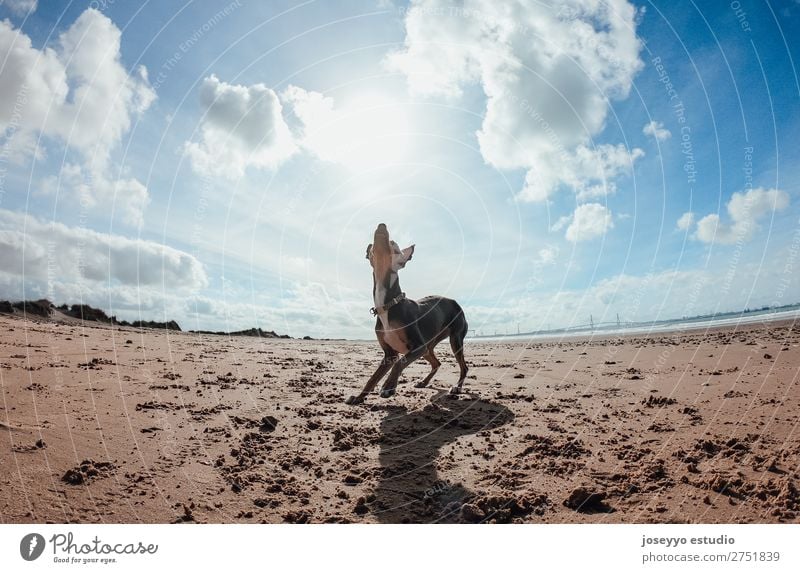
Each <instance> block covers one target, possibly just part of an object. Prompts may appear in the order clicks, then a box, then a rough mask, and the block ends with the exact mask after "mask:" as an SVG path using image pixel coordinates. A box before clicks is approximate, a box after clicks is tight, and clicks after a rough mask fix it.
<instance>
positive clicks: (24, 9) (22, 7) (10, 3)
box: [0, 0, 39, 16]
mask: <svg viewBox="0 0 800 573" xmlns="http://www.w3.org/2000/svg"><path fill="white" fill-rule="evenodd" d="M0 4H2V5H3V6H5V7H6V8H8V9H9V10H11V12H13V13H14V14H16V15H17V16H25V15H26V14H30V13H33V12H35V11H36V7H37V6H38V5H39V0H3V2H0Z"/></svg>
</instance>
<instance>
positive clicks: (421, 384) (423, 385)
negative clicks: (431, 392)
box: [414, 382, 428, 388]
mask: <svg viewBox="0 0 800 573" xmlns="http://www.w3.org/2000/svg"><path fill="white" fill-rule="evenodd" d="M427 387H428V383H427V382H417V383H416V384H414V388H427Z"/></svg>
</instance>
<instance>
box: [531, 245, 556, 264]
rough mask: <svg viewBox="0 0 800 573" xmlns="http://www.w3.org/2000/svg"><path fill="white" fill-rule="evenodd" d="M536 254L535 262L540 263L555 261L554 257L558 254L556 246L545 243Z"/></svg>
mask: <svg viewBox="0 0 800 573" xmlns="http://www.w3.org/2000/svg"><path fill="white" fill-rule="evenodd" d="M538 255H539V256H538V259H537V261H536V262H537V263H539V264H540V265H552V264H553V263H555V262H556V257H557V256H558V247H556V246H553V245H547V246H546V247H542V248H541V249H539V252H538Z"/></svg>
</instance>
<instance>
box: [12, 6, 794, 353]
mask: <svg viewBox="0 0 800 573" xmlns="http://www.w3.org/2000/svg"><path fill="white" fill-rule="evenodd" d="M798 26H800V3H798V2H795V1H790V0H785V1H782V2H773V1H770V2H767V1H755V0H754V1H749V0H742V1H738V0H734V1H733V2H727V1H726V2H713V3H698V2H692V1H688V2H680V3H675V2H667V1H658V2H649V1H647V2H638V1H637V2H628V1H627V0H607V1H605V2H603V1H598V0H564V1H561V0H559V1H557V2H546V1H532V0H512V1H508V2H491V1H490V0H463V1H460V2H453V1H443V0H415V1H413V2H410V3H406V2H400V1H390V0H363V1H341V2H323V1H321V0H318V1H312V0H309V1H305V2H279V1H278V2H256V1H253V0H232V1H230V2H227V3H226V2H225V0H222V1H217V2H205V1H194V2H192V1H187V0H182V1H178V2H173V1H170V0H162V1H160V2H141V3H140V2H136V3H132V2H122V1H116V2H115V1H113V0H93V1H91V2H86V1H83V2H55V1H46V0H39V1H38V2H37V0H3V1H2V2H1V3H0V299H12V300H19V299H33V298H48V299H50V300H51V301H53V302H55V303H57V304H61V303H85V304H91V305H92V306H96V307H100V308H102V309H104V310H106V311H107V312H109V313H110V314H114V315H116V316H117V317H118V318H120V319H129V320H136V319H144V320H165V319H174V320H177V321H178V322H179V324H180V325H181V326H182V328H183V329H184V330H187V329H210V330H225V331H230V330H238V329H243V328H249V327H255V326H258V327H261V328H264V329H266V330H276V331H278V332H281V333H288V334H290V335H292V336H305V335H310V336H313V337H329V338H336V337H345V338H370V337H372V336H373V335H372V329H373V328H374V322H375V321H374V318H373V317H371V316H370V314H369V309H370V307H371V306H373V304H374V303H373V301H372V276H371V269H370V266H369V263H368V261H366V260H365V258H364V253H365V249H366V246H367V244H368V243H369V242H371V238H372V234H373V232H374V229H375V227H376V226H377V224H378V223H386V225H387V226H388V228H389V232H390V234H391V236H392V238H393V239H394V240H395V241H396V242H397V243H398V244H399V245H400V246H401V247H406V246H408V245H411V244H415V245H416V248H415V252H414V258H413V260H412V261H410V262H409V263H408V264H407V265H406V267H405V269H403V271H402V272H401V275H400V281H401V285H402V287H403V290H404V291H405V292H406V293H407V295H408V296H409V297H411V298H421V297H422V296H425V295H429V294H440V295H444V296H448V297H451V298H455V299H456V300H458V301H459V302H460V303H461V305H462V306H463V307H464V309H465V312H466V315H467V320H468V321H469V323H470V328H471V329H472V330H473V331H474V332H476V333H484V334H491V333H495V332H498V333H504V332H515V331H516V330H517V329H520V330H522V331H531V330H536V329H542V328H556V327H568V326H575V325H581V324H586V323H588V322H589V320H590V317H591V320H593V321H594V322H595V323H600V322H604V321H612V322H616V320H617V317H619V319H620V320H622V321H647V320H655V319H667V318H675V317H683V316H694V315H698V314H707V313H713V312H727V311H739V310H742V309H744V308H757V307H761V306H767V305H781V304H788V303H794V302H798V301H800V272H798V270H800V208H799V207H798V206H799V205H800V185H799V183H800V146H798V145H797V134H798V133H800V81H799V80H798V70H797V67H796V65H795V62H800V39H799V38H798V35H797V34H796V33H794V31H796V30H797V29H798Z"/></svg>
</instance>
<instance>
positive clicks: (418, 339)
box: [347, 223, 467, 404]
mask: <svg viewBox="0 0 800 573" xmlns="http://www.w3.org/2000/svg"><path fill="white" fill-rule="evenodd" d="M413 254H414V245H412V246H410V247H408V248H407V249H403V250H400V248H399V247H398V246H397V243H395V242H394V241H391V240H390V239H389V231H388V230H387V229H386V225H384V224H383V223H381V224H380V225H378V228H377V229H376V230H375V239H374V241H373V243H372V244H371V245H369V246H367V259H369V262H370V264H371V265H372V278H373V286H372V293H373V296H374V300H375V307H374V308H373V309H372V313H373V314H374V315H375V316H377V322H376V323H375V335H376V336H377V337H378V344H380V345H381V348H382V349H383V353H384V355H383V360H381V363H380V365H379V366H378V369H377V370H376V371H375V373H374V374H373V375H372V376H371V377H370V379H369V380H368V381H367V384H366V385H365V386H364V389H363V390H361V393H360V394H358V395H357V396H350V397H349V398H348V399H347V403H348V404H358V403H360V402H363V401H364V398H365V397H366V396H367V395H368V394H369V393H370V392H372V390H373V389H374V388H375V386H376V385H377V384H378V382H379V381H380V380H381V378H383V377H384V376H385V375H386V373H387V372H389V377H388V378H387V379H386V382H384V384H383V387H382V388H381V397H383V398H389V397H390V396H392V395H393V394H394V393H395V390H396V388H397V380H398V379H399V378H400V373H401V372H402V371H403V369H404V368H405V367H406V366H408V365H409V364H411V363H412V362H414V361H415V360H416V359H417V358H420V357H422V358H424V359H425V360H427V361H428V362H429V363H430V365H431V371H430V373H429V374H428V375H427V376H426V377H425V379H424V380H423V381H422V382H420V383H419V384H417V387H418V388H419V387H423V386H426V385H427V384H428V382H430V381H431V378H433V376H434V375H435V374H436V371H437V370H438V369H439V366H440V362H439V361H438V360H437V359H436V356H435V355H434V354H433V349H434V347H435V346H436V345H437V344H439V342H441V341H442V340H444V339H445V338H447V337H448V336H449V337H450V347H451V348H452V349H453V354H455V357H456V360H458V365H459V366H460V367H461V374H460V376H459V379H458V382H457V383H456V385H455V386H453V387H452V388H451V389H450V392H451V393H452V394H458V393H459V392H461V387H462V385H463V384H464V379H465V378H466V377H467V363H466V362H465V361H464V337H466V335H467V320H466V318H464V311H463V310H461V307H460V306H459V305H458V303H457V302H456V301H454V300H452V299H449V298H445V297H443V296H426V297H425V298H421V299H419V300H411V299H408V298H406V295H405V293H404V292H402V290H400V281H399V280H398V277H397V273H398V271H399V270H400V269H402V268H403V267H405V266H406V263H407V262H408V261H410V260H411V256H412V255H413Z"/></svg>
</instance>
